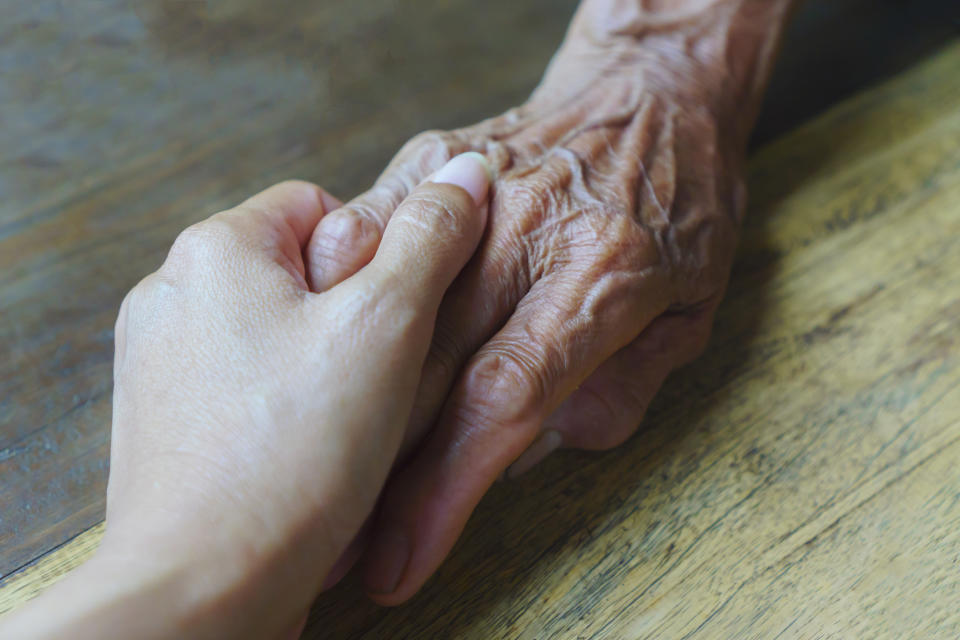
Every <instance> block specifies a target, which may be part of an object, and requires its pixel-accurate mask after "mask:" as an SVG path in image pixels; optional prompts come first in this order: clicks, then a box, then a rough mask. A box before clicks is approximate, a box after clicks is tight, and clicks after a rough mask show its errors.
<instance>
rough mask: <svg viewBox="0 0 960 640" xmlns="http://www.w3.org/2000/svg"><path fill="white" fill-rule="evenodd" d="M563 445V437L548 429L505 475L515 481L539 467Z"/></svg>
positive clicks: (508, 468) (557, 432)
mask: <svg viewBox="0 0 960 640" xmlns="http://www.w3.org/2000/svg"><path fill="white" fill-rule="evenodd" d="M562 444H563V436H562V435H561V434H560V432H559V431H554V430H553V429H547V430H546V431H544V432H543V433H541V434H540V437H538V438H537V439H536V440H534V441H533V444H531V445H530V446H529V447H527V450H526V451H524V452H523V453H521V454H520V457H519V458H517V459H516V460H515V461H514V462H513V464H511V465H510V466H509V467H507V471H506V473H505V474H504V475H505V476H506V477H507V478H509V479H511V480H512V479H513V478H516V477H517V476H520V475H522V474H524V473H526V472H527V471H529V470H530V469H532V468H534V467H535V466H537V465H538V464H539V463H540V462H542V461H543V459H544V458H546V457H547V456H549V455H550V454H551V453H553V452H554V451H556V450H557V449H559V448H560V445H562Z"/></svg>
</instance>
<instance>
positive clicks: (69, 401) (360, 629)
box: [0, 0, 960, 640]
mask: <svg viewBox="0 0 960 640" xmlns="http://www.w3.org/2000/svg"><path fill="white" fill-rule="evenodd" d="M401 4H402V3H396V2H395V1H394V0H354V1H353V2H351V3H324V2H316V1H315V0H279V1H277V0H275V1H274V2H264V1H262V0H238V1H236V2H231V3H224V2H200V3H179V2H172V1H170V2H168V1H163V0H161V1H156V0H150V1H149V2H148V1H142V2H140V1H138V2H132V3H129V2H120V1H119V0H97V2H89V3H62V2H59V0H37V1H35V2H30V3H17V4H16V5H15V7H13V6H11V8H4V9H3V10H2V11H0V13H2V14H3V19H2V20H0V42H2V43H3V47H2V48H0V51H2V53H0V72H2V80H0V104H3V105H4V108H3V109H2V110H0V143H2V144H0V193H2V194H3V198H0V612H3V611H6V610H9V609H10V608H11V607H13V606H15V605H16V604H17V603H19V602H22V601H23V600H25V599H27V598H29V597H32V596H33V595H35V594H36V593H38V592H39V591H40V590H42V589H43V588H44V587H46V586H47V585H49V584H50V583H51V582H53V581H54V580H56V579H57V578H58V577H59V576H60V575H62V574H63V573H64V572H65V571H67V570H69V569H70V568H72V567H73V566H76V565H77V564H78V563H79V562H81V561H82V560H83V558H85V557H87V556H88V555H89V553H90V552H91V551H92V550H93V549H94V548H95V546H96V543H97V540H98V539H99V536H100V533H101V526H100V525H98V524H97V523H98V522H99V521H100V520H101V519H102V515H103V493H104V489H105V479H106V473H107V442H108V432H109V429H108V425H109V397H110V388H111V383H110V364H111V354H112V331H111V329H112V323H113V319H114V315H115V313H116V308H117V306H118V305H119V301H120V299H121V297H122V295H123V293H124V292H125V291H126V290H127V289H128V288H129V287H130V286H132V285H133V284H134V283H135V282H136V281H137V280H138V279H139V278H140V277H142V276H143V275H145V274H146V273H147V272H149V271H150V270H152V269H153V268H155V267H156V265H157V264H159V262H160V260H161V259H162V256H163V255H164V253H165V251H166V249H167V247H168V246H169V243H170V241H171V240H172V238H173V237H174V235H175V234H176V233H177V232H178V231H179V230H180V229H182V228H183V227H184V226H186V225H187V224H189V223H191V222H193V221H195V220H197V219H199V218H202V217H205V216H206V215H209V214H210V213H212V212H213V211H216V210H217V209H219V208H223V207H226V206H229V205H230V204H233V203H235V202H237V201H239V200H240V199H242V198H243V197H244V196H246V195H248V194H249V193H251V192H252V191H254V190H256V189H258V188H260V187H262V186H265V185H267V184H269V183H271V182H274V181H276V180H279V179H282V178H285V177H291V176H299V177H304V178H307V179H311V180H314V181H318V182H320V183H322V184H324V185H325V186H327V187H329V188H330V189H331V191H333V192H334V193H338V194H341V195H344V196H349V195H351V194H352V193H356V192H357V191H358V190H359V189H361V188H363V186H364V185H366V184H367V183H369V181H370V180H371V179H372V178H373V177H374V176H375V174H376V172H377V171H378V170H379V169H380V168H381V167H382V166H383V164H384V163H385V161H386V160H387V159H388V158H389V156H390V155H391V153H392V152H393V151H394V150H395V149H396V148H397V146H398V145H399V144H400V143H401V142H402V141H403V140H404V139H406V138H407V137H409V136H410V135H412V134H413V133H415V132H417V131H419V130H421V129H424V128H430V127H449V126H455V125H459V124H466V123H469V122H471V121H474V120H476V119H479V118H482V117H485V116H488V115H491V114H493V113H497V112H498V111H500V110H502V109H504V108H507V107H509V106H511V105H512V104H515V103H517V102H518V101H520V100H522V99H523V97H524V95H525V94H526V92H527V91H529V89H530V88H531V87H532V86H533V84H534V83H535V82H536V79H537V77H538V76H539V73H540V71H541V70H542V67H543V65H544V64H545V62H546V60H547V59H548V57H549V55H550V53H551V51H552V50H553V48H554V47H555V46H556V43H557V42H558V41H559V38H560V37H561V35H562V32H563V28H564V25H565V23H566V21H567V19H568V17H569V13H570V12H571V11H572V9H573V6H574V4H575V2H574V0H524V1H523V2H517V1H516V0H490V2H486V3H475V2H471V1H470V0H429V1H426V0H425V1H424V2H422V3H418V10H417V11H416V12H413V11H407V10H403V9H402V7H401ZM279 5H282V9H283V10H278V7H279ZM949 5H950V0H944V1H942V2H933V1H926V2H917V3H911V4H909V5H906V4H903V3H896V2H885V1H881V0H869V1H866V0H846V1H844V2H819V3H818V2H810V3H809V5H808V6H809V7H810V8H809V9H808V10H807V12H806V13H804V14H801V17H800V21H799V23H798V24H799V28H795V29H794V31H793V32H792V33H793V35H792V36H790V37H788V39H787V45H786V48H785V53H784V55H785V59H784V63H783V64H782V65H781V68H782V69H783V70H784V71H783V72H781V73H778V74H777V75H776V76H775V82H774V87H773V91H772V97H771V100H770V105H769V106H768V110H767V114H766V116H765V119H764V121H763V123H761V130H762V136H761V137H762V138H763V139H770V138H771V137H772V136H773V135H774V134H778V133H780V132H782V131H784V130H786V129H788V128H792V127H793V126H794V123H795V122H796V118H799V117H801V116H805V115H807V114H809V112H810V110H811V109H813V108H819V107H821V106H822V105H823V104H825V103H827V102H829V101H830V100H831V98H830V96H831V95H832V96H834V97H835V96H836V95H838V94H837V93H836V91H839V89H838V88H837V86H838V83H839V81H838V80H837V79H836V78H837V77H840V76H841V75H842V74H836V73H831V74H830V77H824V79H823V81H819V80H816V78H817V75H816V73H817V72H818V71H819V70H822V69H824V68H826V67H830V69H831V72H833V71H836V70H837V69H838V68H840V67H844V68H845V69H846V70H847V71H850V69H852V68H853V66H854V63H853V62H852V61H854V60H861V61H863V60H868V61H874V59H879V58H884V59H892V58H896V57H897V56H901V58H898V59H897V60H895V63H892V64H891V65H890V66H891V67H892V68H897V67H898V66H900V65H902V64H903V60H906V59H910V58H909V56H907V55H906V54H905V53H904V52H913V53H917V52H919V51H925V50H926V49H925V48H929V46H930V43H931V42H935V41H942V39H943V33H944V31H943V25H949V21H948V20H944V19H943V18H944V17H945V16H944V14H943V13H939V14H938V13H936V12H935V11H934V9H939V10H941V11H942V10H943V8H944V7H948V6H949ZM403 6H407V5H403ZM891 7H894V9H891ZM8 9H11V10H8ZM901 14H902V15H901ZM920 16H937V17H936V18H935V19H934V18H929V19H928V22H930V23H932V24H933V26H928V27H927V28H921V27H922V25H921V20H920ZM854 17H856V19H857V29H858V30H857V32H856V34H862V33H872V34H874V36H873V37H874V38H876V39H877V40H881V39H882V41H883V42H884V46H883V47H882V49H883V51H882V52H877V53H871V52H870V51H869V50H867V49H865V45H866V44H868V43H867V40H868V39H869V38H867V37H865V36H862V35H859V36H858V35H856V34H854V36H853V37H854V39H853V40H851V41H850V42H853V43H854V44H850V43H848V42H847V40H846V39H845V36H844V37H840V36H843V34H844V33H845V32H846V31H847V30H848V27H849V26H850V24H851V22H852V20H853V18H854ZM901 17H904V18H905V19H901ZM871 20H872V21H873V27H874V28H871V27H869V26H868V25H867V23H868V22H870V21H871ZM878 25H879V26H878ZM884 25H885V26H884ZM880 27H884V28H883V29H881V28H880ZM907 27H910V28H907ZM911 28H912V29H913V31H911ZM831 29H832V30H833V31H832V33H834V34H836V35H837V37H836V38H835V39H834V40H835V41H836V42H842V43H844V44H845V45H846V46H849V47H850V51H849V55H846V56H841V55H838V52H843V51H844V49H843V45H839V44H837V43H836V42H834V43H833V44H831V40H830V38H829V37H827V35H826V34H828V32H831ZM871 29H872V30H871ZM884 29H886V30H884ZM911 32H913V33H918V34H921V35H919V36H916V37H914V38H913V40H910V39H909V35H908V34H910V33H911ZM879 33H883V34H884V35H883V36H882V38H881V37H880V36H878V35H876V34H879ZM411 34H418V35H417V36H416V37H412V36H411ZM811 35H813V36H816V38H812V37H810V36H811ZM856 38H861V40H857V39H856ZM864 38H866V39H864ZM858 42H859V43H860V44H856V43H858ZM918 42H921V43H922V45H921V44H917V43H918ZM834 62H835V63H836V64H835V65H834V64H833V63H834ZM804 65H806V66H804ZM881 66H882V65H881ZM958 73H960V44H955V45H953V46H950V47H948V48H946V49H944V50H943V51H942V52H940V53H939V54H938V55H936V56H935V57H931V58H930V60H929V61H928V62H926V63H924V64H922V65H920V66H919V67H917V68H915V69H912V70H910V71H908V72H906V73H904V74H903V75H902V76H901V77H899V78H897V79H895V80H894V81H892V82H891V83H889V84H887V85H885V86H883V87H881V88H878V89H876V90H873V91H870V92H868V93H865V94H863V95H861V96H859V97H857V98H855V99H853V100H851V101H849V102H846V103H845V104H843V105H841V106H839V107H837V108H836V109H834V110H832V111H831V112H830V113H828V114H827V115H825V116H824V117H822V118H819V119H817V120H816V121H814V122H811V123H810V124H808V125H806V126H803V127H800V128H799V129H796V130H795V131H793V132H792V133H790V134H789V135H786V136H783V137H780V138H778V139H777V140H776V141H775V142H773V143H772V144H770V145H768V146H765V147H764V148H763V149H761V150H759V151H758V152H757V153H756V154H755V155H754V157H753V161H752V165H751V193H752V205H751V210H750V214H749V217H748V221H747V226H746V229H745V233H744V237H743V241H742V244H741V250H740V258H739V261H738V264H737V266H736V269H735V274H734V278H733V282H732V285H731V291H730V294H729V296H728V298H727V300H726V302H725V304H724V306H723V308H722V310H721V313H720V316H719V318H718V323H717V328H716V331H715V335H714V339H713V342H712V346H711V348H710V350H709V351H708V353H707V354H706V355H705V356H704V358H702V359H701V360H700V361H698V363H697V364H695V365H693V366H691V367H689V368H687V369H686V370H684V371H682V372H679V373H677V374H676V375H674V376H673V377H672V378H671V380H670V381H669V382H668V384H667V387H666V388H665V390H664V392H663V394H662V395H661V397H660V398H659V399H658V400H657V402H656V404H655V406H654V407H653V409H652V410H651V413H650V415H649V416H648V419H647V420H646V427H645V429H644V430H643V431H642V432H641V433H639V434H638V435H637V436H636V437H635V438H633V439H632V440H631V441H630V442H629V443H628V444H627V445H625V446H624V447H622V448H620V449H618V450H616V451H614V452H610V453H605V454H584V453H573V452H567V453H562V454H560V455H557V456H555V457H554V458H553V459H551V460H550V461H548V462H547V463H546V464H545V465H544V466H543V467H542V468H540V469H538V470H536V471H534V472H532V473H531V474H530V475H528V476H525V477H523V478H521V479H519V480H517V481H514V482H510V483H505V484H503V485H499V486H497V487H496V488H495V489H494V491H493V492H492V493H491V495H490V496H488V498H487V499H486V500H485V501H484V503H483V504H482V505H481V508H480V510H479V511H478V513H477V514H476V516H475V517H474V518H473V519H472V520H471V522H470V524H469V526H468V530H467V532H466V534H465V537H464V539H463V540H462V541H461V543H460V544H459V545H458V547H457V548H456V550H455V552H454V554H453V556H452V557H451V558H450V560H449V561H448V562H447V563H446V564H445V565H444V567H443V568H442V569H441V571H440V573H439V574H438V576H437V577H436V578H435V579H434V580H432V581H431V582H430V583H429V584H428V585H427V587H426V589H425V590H424V591H423V593H422V594H421V595H419V596H418V597H417V598H416V599H415V600H414V601H412V602H411V603H410V604H409V605H407V606H404V607H401V608H398V609H393V610H385V609H378V608H376V607H374V606H373V605H371V604H370V603H369V602H366V601H365V600H364V598H363V596H362V595H361V594H360V592H359V590H358V587H357V585H356V583H355V582H354V581H353V580H351V579H348V580H347V581H346V582H345V584H343V585H342V586H339V587H337V588H336V589H335V590H334V591H333V592H332V593H330V594H328V595H327V596H326V597H325V598H324V599H323V600H322V601H320V602H319V603H318V605H317V607H316V608H315V610H314V612H313V616H312V621H311V625H310V627H309V628H308V631H307V633H306V637H308V638H314V637H315V638H327V637H333V638H384V637H390V638H448V637H451V638H453V637H455V638H484V639H485V638H527V639H531V640H532V639H537V640H542V639H544V638H571V639H573V638H628V639H633V638H646V637H649V638H684V637H690V638H775V637H780V638H813V637H824V638H827V637H831V638H908V637H909V638H934V639H939V638H957V637H960V618H958V608H960V604H958V603H960V469H958V466H960V465H958V464H957V463H958V462H960V444H958V442H960V424H958V423H960V418H958V416H960V391H958V389H957V384H958V382H960V373H958V360H960V345H958V340H960V326H958V325H960V319H958V318H960V286H958V285H960V281H958V280H960V275H958V274H960V251H958V249H960V247H958V238H960V227H958V221H960V86H958V83H957V81H956V78H957V77H958ZM846 75H847V77H853V78H857V77H875V74H874V75H873V76H871V74H870V73H866V74H857V73H848V74H846ZM798 87H799V88H800V89H799V90H798V89H797V88H798ZM831 92H833V93H831ZM784 114H787V115H784ZM778 634H779V635H778Z"/></svg>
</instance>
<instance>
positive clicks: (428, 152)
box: [404, 129, 461, 163]
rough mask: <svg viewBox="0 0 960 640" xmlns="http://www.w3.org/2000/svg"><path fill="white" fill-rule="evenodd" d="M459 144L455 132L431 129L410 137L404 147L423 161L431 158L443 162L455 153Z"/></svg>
mask: <svg viewBox="0 0 960 640" xmlns="http://www.w3.org/2000/svg"><path fill="white" fill-rule="evenodd" d="M460 146H461V144H460V143H459V140H458V137H457V136H456V134H454V133H452V132H450V131H443V130H440V129H431V130H428V131H423V132H421V133H418V134H417V135H415V136H414V137H412V138H411V139H410V141H409V142H408V143H407V144H406V146H405V147H404V148H405V150H408V151H411V152H413V153H415V154H417V155H418V156H420V158H421V159H422V160H424V161H427V160H433V161H438V162H440V163H443V162H446V161H447V160H449V159H450V158H452V157H453V156H454V155H456V154H457V152H458V149H459V147H460Z"/></svg>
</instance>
